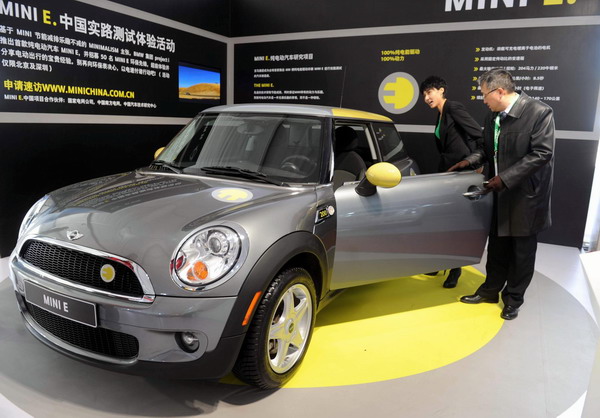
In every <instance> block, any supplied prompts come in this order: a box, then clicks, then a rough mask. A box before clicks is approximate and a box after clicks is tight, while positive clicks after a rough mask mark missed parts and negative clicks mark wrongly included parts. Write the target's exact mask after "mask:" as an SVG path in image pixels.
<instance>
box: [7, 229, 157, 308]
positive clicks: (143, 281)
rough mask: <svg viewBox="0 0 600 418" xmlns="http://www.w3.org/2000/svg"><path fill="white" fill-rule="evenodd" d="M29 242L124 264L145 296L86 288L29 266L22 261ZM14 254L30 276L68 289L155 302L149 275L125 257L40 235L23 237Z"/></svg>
mask: <svg viewBox="0 0 600 418" xmlns="http://www.w3.org/2000/svg"><path fill="white" fill-rule="evenodd" d="M29 240H35V241H41V242H45V243H47V244H51V245H56V246H59V247H64V248H68V249H70V250H74V251H79V252H81V253H87V254H91V255H95V256H98V257H103V258H106V259H110V260H113V261H115V262H118V263H120V264H123V265H124V266H126V267H127V268H129V269H130V270H131V271H133V273H134V274H135V276H136V277H137V279H138V281H139V283H140V286H141V287H142V291H143V293H144V295H143V296H128V295H123V294H119V293H113V292H109V291H106V290H102V289H97V288H95V287H90V286H84V285H81V284H79V283H76V282H73V281H71V280H66V279H63V278H61V277H59V276H56V275H54V274H52V273H49V272H47V271H45V270H42V269H40V268H38V267H36V266H34V265H32V264H29V263H28V262H27V261H26V260H24V259H22V258H21V256H20V254H21V250H22V248H23V245H24V244H25V243H26V242H27V241H29ZM14 254H15V258H16V260H17V262H18V263H19V264H20V266H21V267H22V268H23V269H25V270H28V271H29V273H30V274H35V275H37V276H41V277H43V278H45V279H47V280H50V281H53V282H56V283H59V284H61V285H63V286H66V287H71V288H74V289H77V290H81V291H84V292H88V293H93V294H96V295H102V296H107V297H110V298H115V299H120V300H126V301H130V302H141V303H152V302H154V299H155V296H156V295H155V293H154V288H153V287H152V284H151V282H150V278H149V277H148V274H147V273H146V271H145V270H144V269H143V268H142V267H141V266H139V265H138V264H137V263H135V262H133V261H131V260H128V259H126V258H124V257H121V256H118V255H115V254H111V253H107V252H104V251H100V250H96V249H93V248H88V247H83V246H81V245H77V244H73V243H71V242H65V241H59V240H55V239H53V238H48V237H43V236H40V235H29V236H24V237H22V238H21V239H20V240H19V243H18V246H17V248H16V249H15V251H14Z"/></svg>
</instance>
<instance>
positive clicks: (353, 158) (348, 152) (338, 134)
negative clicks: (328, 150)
mask: <svg viewBox="0 0 600 418" xmlns="http://www.w3.org/2000/svg"><path fill="white" fill-rule="evenodd" d="M357 147H358V136H357V134H356V132H355V131H354V129H352V128H351V127H349V126H340V127H338V128H336V129H335V143H334V161H333V169H334V171H333V187H334V189H337V188H338V187H340V186H341V185H342V184H343V183H344V182H346V181H355V180H359V179H360V178H361V177H362V176H363V175H364V173H365V171H367V165H366V164H365V161H364V160H363V159H362V158H361V157H360V155H359V154H358V153H357V152H356V148H357Z"/></svg>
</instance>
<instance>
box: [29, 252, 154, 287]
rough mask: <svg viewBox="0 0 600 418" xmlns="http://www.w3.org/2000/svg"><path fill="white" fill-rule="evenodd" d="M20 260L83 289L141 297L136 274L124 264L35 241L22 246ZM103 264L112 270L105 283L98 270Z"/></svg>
mask: <svg viewBox="0 0 600 418" xmlns="http://www.w3.org/2000/svg"><path fill="white" fill-rule="evenodd" d="M20 257H21V258H22V259H23V260H25V261H26V262H27V263H29V264H31V265H33V266H35V267H37V268H39V269H41V270H44V271H46V272H48V273H51V274H53V275H54V276H57V277H60V278H62V279H66V280H69V281H72V282H75V283H79V284H82V285H84V286H88V287H93V288H96V289H101V290H105V291H107V292H111V293H119V294H123V295H126V296H136V297H142V296H143V295H144V291H143V289H142V286H141V285H140V282H139V280H138V278H137V276H136V275H135V273H134V272H133V271H132V270H131V269H129V268H128V267H126V266H124V265H123V264H121V263H119V262H116V261H113V260H110V259H108V258H104V257H101V256H97V255H93V254H88V253H85V252H82V251H77V250H73V249H70V248H65V247H61V246H59V245H54V244H50V243H47V242H44V241H37V240H29V241H27V242H26V243H25V244H23V248H22V249H21V253H20ZM106 264H110V265H111V266H112V267H113V268H114V269H115V277H114V279H113V280H112V281H110V282H108V283H107V282H105V281H104V280H102V278H101V276H100V270H101V269H102V267H103V266H105V265H106Z"/></svg>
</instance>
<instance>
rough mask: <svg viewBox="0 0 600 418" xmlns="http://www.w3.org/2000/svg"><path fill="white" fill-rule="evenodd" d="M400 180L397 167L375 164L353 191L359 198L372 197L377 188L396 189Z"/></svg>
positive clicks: (400, 176) (400, 175) (387, 164)
mask: <svg viewBox="0 0 600 418" xmlns="http://www.w3.org/2000/svg"><path fill="white" fill-rule="evenodd" d="M401 180H402V174H401V173H400V170H398V167H396V166H395V165H393V164H390V163H377V164H373V165H372V166H371V167H369V169H368V170H367V172H366V174H365V177H364V178H363V179H362V180H361V181H360V183H358V186H356V189H355V190H356V193H358V194H359V195H361V196H372V195H374V194H375V193H377V186H379V187H385V188H386V189H388V188H391V187H396V186H397V185H398V183H400V181H401Z"/></svg>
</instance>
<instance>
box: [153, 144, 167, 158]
mask: <svg viewBox="0 0 600 418" xmlns="http://www.w3.org/2000/svg"><path fill="white" fill-rule="evenodd" d="M164 149H165V147H160V148H159V149H157V150H156V151H155V152H154V159H155V160H156V159H157V158H158V156H159V155H160V153H161V152H163V150H164Z"/></svg>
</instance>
